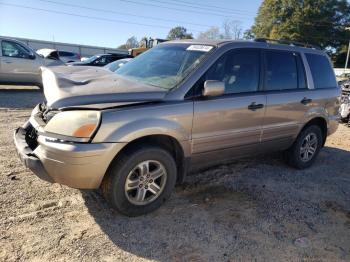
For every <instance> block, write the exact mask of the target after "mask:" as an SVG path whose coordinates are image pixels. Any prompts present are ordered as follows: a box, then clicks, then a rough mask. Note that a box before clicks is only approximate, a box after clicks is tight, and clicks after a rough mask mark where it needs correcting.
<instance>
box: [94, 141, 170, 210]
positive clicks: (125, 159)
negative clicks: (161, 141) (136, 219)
mask: <svg viewBox="0 0 350 262" xmlns="http://www.w3.org/2000/svg"><path fill="white" fill-rule="evenodd" d="M176 174H177V170H176V163H175V161H174V158H173V157H172V156H171V155H170V154H169V153H168V152H167V151H166V150H164V149H162V148H158V147H152V146H148V147H144V148H140V149H137V150H130V151H129V152H127V154H123V153H122V154H121V155H119V156H118V157H117V159H116V161H115V162H114V163H113V164H112V165H111V167H110V168H109V170H108V172H107V174H106V177H105V178H104V180H103V182H102V185H101V189H102V192H103V195H104V196H105V198H106V199H107V200H108V201H109V202H110V203H111V204H112V206H113V207H114V208H115V209H117V210H118V211H119V212H121V213H123V214H125V215H127V216H139V215H143V214H146V213H149V212H151V211H153V210H155V209H157V208H158V207H160V206H161V204H162V203H163V202H164V201H165V200H166V199H168V198H169V197H170V195H171V192H172V191H173V189H174V187H175V183H176Z"/></svg>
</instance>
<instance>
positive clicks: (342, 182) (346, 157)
mask: <svg viewBox="0 0 350 262" xmlns="http://www.w3.org/2000/svg"><path fill="white" fill-rule="evenodd" d="M42 99H43V96H42V94H41V92H40V91H38V90H36V89H34V88H28V89H20V88H19V89H17V90H11V89H7V90H4V88H3V89H2V90H0V123H1V125H0V142H1V145H0V171H1V176H0V184H1V187H0V207H1V208H0V246H1V249H0V261H18V260H19V261H49V260H52V261H82V260H84V261H117V260H118V259H119V260H124V261H143V260H154V261H251V260H254V259H256V260H257V261H349V260H350V128H347V127H346V126H344V125H341V126H340V127H339V129H338V131H337V132H336V134H334V135H333V136H331V137H329V139H328V141H327V143H326V146H325V148H324V149H323V150H322V151H321V153H320V155H319V158H318V160H317V161H316V163H315V164H314V166H313V167H311V168H310V169H307V170H303V171H299V170H295V169H292V168H289V167H288V166H287V165H285V164H284V162H283V160H282V158H281V156H280V154H274V155H269V156H262V157H256V158H252V159H243V160H239V161H235V162H234V163H232V164H229V165H223V166H219V167H216V168H212V169H210V170H207V171H205V172H201V173H196V174H193V175H191V176H189V177H188V178H187V179H186V182H185V184H184V185H181V186H178V187H177V188H176V191H175V193H174V194H173V195H172V197H171V199H170V201H168V202H167V203H165V205H163V206H162V207H161V208H160V209H159V210H157V211H156V212H153V213H151V214H149V215H146V216H141V217H137V218H128V217H124V216H121V215H119V214H118V213H117V212H115V211H114V210H112V209H111V208H110V207H109V205H108V204H107V203H106V202H105V201H104V200H103V198H102V197H101V196H100V194H99V192H98V191H81V190H77V189H72V188H68V187H65V186H60V185H58V184H49V183H46V182H44V181H41V180H40V179H38V178H37V177H35V176H34V175H33V174H32V173H31V172H30V171H28V170H27V169H25V168H24V166H23V165H22V164H21V163H20V161H19V159H18V158H17V155H16V152H15V148H14V145H13V142H12V133H13V131H14V129H15V128H16V127H17V126H20V125H22V124H23V123H24V122H25V121H26V120H27V119H28V117H29V115H30V112H31V108H32V107H33V106H34V105H35V104H36V103H38V102H40V101H41V100H42Z"/></svg>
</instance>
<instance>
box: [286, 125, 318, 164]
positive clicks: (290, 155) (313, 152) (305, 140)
mask: <svg viewBox="0 0 350 262" xmlns="http://www.w3.org/2000/svg"><path fill="white" fill-rule="evenodd" d="M322 137H323V136H322V131H321V129H320V128H319V127H318V126H316V125H312V126H308V127H306V128H305V129H304V130H302V131H301V132H300V134H299V136H298V137H297V139H296V140H295V142H294V144H293V145H292V146H291V148H289V149H288V150H287V152H286V158H287V162H288V164H289V165H291V166H292V167H295V168H298V169H304V168H308V167H310V166H311V165H312V164H313V162H314V161H315V160H316V157H317V155H318V153H319V152H320V149H321V147H322V145H323V138H322Z"/></svg>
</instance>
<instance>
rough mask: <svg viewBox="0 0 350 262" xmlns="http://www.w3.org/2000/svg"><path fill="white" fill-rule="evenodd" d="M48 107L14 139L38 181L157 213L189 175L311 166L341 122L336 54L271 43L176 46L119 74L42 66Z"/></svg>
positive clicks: (135, 211) (124, 209)
mask: <svg viewBox="0 0 350 262" xmlns="http://www.w3.org/2000/svg"><path fill="white" fill-rule="evenodd" d="M42 79H43V86H44V94H45V97H46V101H45V102H43V103H41V104H39V105H37V106H36V107H35V109H34V110H33V112H32V114H31V117H30V118H29V120H28V122H27V123H25V124H24V125H23V126H22V127H20V128H18V129H17V130H16V131H15V134H14V140H15V144H16V147H17V151H18V154H19V156H20V158H21V160H22V161H23V162H24V163H25V165H26V166H27V167H29V168H30V169H31V170H32V171H33V172H34V173H35V174H36V175H37V176H39V177H40V178H42V179H44V180H46V181H49V182H55V183H60V184H64V185H68V186H70V187H74V188H82V189H98V188H100V189H101V190H102V192H103V195H104V196H105V198H106V199H107V200H108V201H109V202H110V203H111V205H112V206H113V207H114V208H116V209H117V210H118V211H120V212H121V213H123V214H125V215H128V216H137V215H141V214H145V213H148V212H150V211H153V210H155V209H156V208H158V207H159V206H160V205H161V204H162V203H163V202H164V201H165V200H166V199H168V198H169V196H170V194H171V192H172V190H173V189H174V186H175V184H176V183H179V182H182V181H183V180H184V178H185V176H186V174H188V173H189V172H191V171H192V172H193V171H195V170H198V169H200V168H206V167H209V166H213V165H217V164H221V163H224V162H228V161H230V160H232V159H235V158H238V157H245V156H252V155H255V154H262V153H266V152H272V151H283V152H285V156H286V157H285V158H286V161H287V163H288V164H289V165H291V166H292V167H295V168H298V169H303V168H307V167H309V166H311V165H312V164H313V163H314V162H315V160H316V157H317V155H318V153H319V151H320V150H321V148H322V147H323V145H324V144H325V141H326V138H327V136H328V135H330V134H332V133H334V132H335V131H336V129H337V126H338V107H339V99H338V97H339V95H340V90H339V88H338V86H337V82H336V78H335V76H334V73H333V70H332V66H331V64H330V61H329V58H328V57H327V55H326V54H325V53H324V52H323V51H321V50H319V49H317V48H310V47H308V48H307V47H301V46H296V45H293V44H285V43H283V44H282V43H279V44H275V43H271V42H269V41H263V40H259V41H222V40H220V41H197V40H193V41H189V40H184V41H170V42H167V43H163V44H160V45H158V46H156V47H154V48H152V49H150V50H149V51H147V52H145V53H143V54H142V55H140V56H138V57H136V58H134V59H133V60H131V61H130V62H129V63H127V64H125V65H124V66H123V67H121V68H120V69H118V70H117V71H116V73H114V72H110V71H107V70H105V69H103V68H95V67H94V68H91V67H79V66H77V67H60V66H58V67H51V68H42Z"/></svg>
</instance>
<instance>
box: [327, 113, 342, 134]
mask: <svg viewBox="0 0 350 262" xmlns="http://www.w3.org/2000/svg"><path fill="white" fill-rule="evenodd" d="M339 121H340V115H336V116H330V117H329V118H328V132H327V135H328V136H329V135H332V134H334V133H335V132H336V131H337V129H338V126H339Z"/></svg>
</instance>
